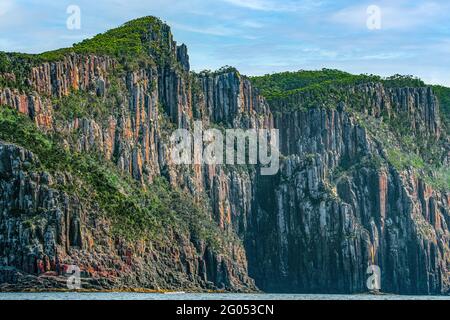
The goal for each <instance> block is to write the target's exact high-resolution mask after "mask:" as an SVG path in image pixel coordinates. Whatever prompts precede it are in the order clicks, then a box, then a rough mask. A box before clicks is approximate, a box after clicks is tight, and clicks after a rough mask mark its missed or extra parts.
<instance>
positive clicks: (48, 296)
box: [0, 292, 450, 300]
mask: <svg viewBox="0 0 450 320" xmlns="http://www.w3.org/2000/svg"><path fill="white" fill-rule="evenodd" d="M0 300H450V296H398V295H329V294H324V295H320V294H237V293H186V294H184V293H180V294H173V293H172V294H160V293H124V292H117V293H114V292H108V293H77V292H48V293H45V292H40V293H23V292H20V293H19V292H18V293H0Z"/></svg>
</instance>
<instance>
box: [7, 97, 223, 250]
mask: <svg viewBox="0 0 450 320" xmlns="http://www.w3.org/2000/svg"><path fill="white" fill-rule="evenodd" d="M0 140H2V141H5V142H8V143H14V144H17V145H19V146H22V147H24V148H26V149H28V150H30V151H32V152H33V153H34V154H35V155H36V156H37V157H38V158H39V161H40V163H38V164H34V166H32V167H31V168H32V169H34V170H36V171H47V172H50V173H57V172H64V173H68V174H69V175H71V176H72V177H74V180H73V181H72V184H69V185H54V186H53V187H55V188H56V189H60V190H63V191H66V192H68V193H69V194H71V195H74V196H77V197H79V198H80V199H81V200H82V201H84V202H85V203H86V204H89V205H90V206H91V209H92V208H93V207H92V204H93V203H96V204H97V205H98V206H99V208H100V210H99V211H100V212H101V213H102V214H105V215H106V217H108V218H110V219H111V220H112V222H113V232H114V233H115V234H116V235H120V236H123V237H125V238H126V239H129V240H136V239H152V240H155V239H161V240H164V237H165V236H166V235H168V234H169V232H170V230H174V231H178V232H181V233H187V232H189V233H190V234H191V235H192V236H193V237H197V238H198V239H203V240H205V241H206V243H208V244H209V245H210V246H211V247H212V248H214V249H216V250H218V249H219V248H221V246H222V245H221V244H220V241H222V240H223V239H224V237H221V236H218V235H220V231H219V230H218V227H217V226H216V225H215V224H214V223H213V222H212V221H211V219H210V218H209V216H207V215H206V213H205V208H203V207H201V206H200V205H198V204H196V203H195V202H194V200H193V198H192V196H191V195H189V194H187V193H186V192H182V191H179V190H176V189H174V188H172V187H170V186H169V184H168V183H167V181H166V180H165V179H163V178H158V179H156V180H155V182H154V183H153V184H152V185H150V186H148V187H147V188H146V189H145V188H142V186H141V185H140V184H139V183H138V182H137V181H134V180H133V179H132V178H131V177H130V176H128V175H124V174H120V173H119V172H118V170H117V169H116V168H115V167H114V166H113V165H112V164H109V163H108V162H107V161H104V159H101V157H99V156H97V155H95V154H79V153H73V152H69V151H68V150H65V149H63V148H62V147H61V141H60V137H58V136H56V135H50V134H46V133H43V132H42V131H40V130H39V129H38V128H37V127H36V126H35V125H34V123H33V122H32V121H31V120H30V119H29V118H28V117H26V116H24V115H21V114H19V113H18V112H17V111H16V110H13V109H11V108H9V107H6V106H0Z"/></svg>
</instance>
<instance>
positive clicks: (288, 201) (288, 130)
mask: <svg viewBox="0 0 450 320" xmlns="http://www.w3.org/2000/svg"><path fill="white" fill-rule="evenodd" d="M275 123H276V127H280V128H281V127H283V130H282V132H283V133H282V135H281V138H280V139H281V152H282V153H283V154H285V155H287V159H286V160H285V161H283V165H282V168H281V172H280V175H279V176H277V177H273V178H264V179H263V181H264V182H262V184H261V186H257V187H256V189H257V195H256V202H257V203H258V208H257V210H256V212H257V213H256V217H255V218H254V220H253V221H254V224H253V225H252V223H248V224H249V226H251V227H249V228H255V230H254V231H251V232H250V234H251V235H252V237H251V238H250V239H248V240H247V241H248V242H247V243H248V245H247V247H246V248H247V254H248V255H249V265H250V275H251V276H253V277H254V278H255V280H256V283H257V284H258V285H259V286H260V288H263V289H266V290H269V291H292V292H298V291H302V292H324V291H325V292H334V293H335V292H347V293H351V292H361V291H364V290H365V289H366V280H367V274H366V269H367V268H368V266H370V265H372V264H376V265H378V266H380V268H381V270H382V284H381V286H382V288H383V289H384V290H386V291H387V292H401V293H410V294H418V293H441V292H446V291H447V290H448V280H449V279H448V276H449V272H448V257H447V255H448V250H449V242H448V240H449V239H448V230H449V229H448V221H449V218H450V216H449V206H448V195H446V194H443V193H441V192H439V191H434V190H432V188H430V187H424V186H425V185H426V184H425V183H424V181H422V180H421V179H418V178H416V177H415V176H414V173H413V172H405V173H404V174H403V173H398V172H397V171H396V170H395V169H393V168H385V169H378V168H374V167H372V166H371V165H369V164H366V165H365V166H362V167H361V168H358V167H355V168H352V166H353V165H354V164H357V163H358V162H359V161H360V160H359V159H361V157H363V156H365V155H374V154H381V152H382V151H381V150H378V149H377V145H376V143H374V141H372V140H371V139H370V137H368V136H367V133H366V132H365V130H364V129H363V128H361V127H359V126H358V125H357V124H355V123H354V122H353V121H352V120H351V119H350V118H349V116H348V114H346V113H345V112H339V111H336V110H331V111H327V110H320V109H313V110H310V111H308V112H298V113H294V114H290V115H281V116H280V118H277V119H276V121H275ZM299 137H300V139H299ZM338 165H340V166H345V167H348V168H351V169H349V170H347V171H346V172H344V173H342V175H341V176H339V177H337V178H336V177H333V176H332V172H333V170H334V169H335V168H336V167H337V166H338ZM424 188H426V190H427V191H424ZM258 195H259V196H258ZM258 199H264V200H263V201H260V200H258ZM424 199H427V200H424ZM430 211H431V212H430ZM436 223H437V225H436ZM268 226H273V227H272V228H271V229H270V230H267V228H268ZM262 235H266V236H262ZM267 235H270V236H269V237H268V236H267ZM253 259H254V260H253ZM252 260H253V261H252ZM252 266H255V267H254V268H252ZM256 266H257V267H256ZM261 266H263V267H261ZM324 288H326V289H324Z"/></svg>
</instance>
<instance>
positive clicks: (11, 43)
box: [0, 0, 450, 86]
mask: <svg viewBox="0 0 450 320" xmlns="http://www.w3.org/2000/svg"><path fill="white" fill-rule="evenodd" d="M73 6H77V7H78V8H79V10H80V15H79V21H80V25H79V27H80V28H73V26H74V24H71V26H72V27H71V28H68V26H67V21H68V19H69V22H70V21H72V22H73V21H74V20H73V19H72V18H73V17H74V11H71V10H69V11H68V8H69V9H70V8H72V7H73ZM449 12H450V1H448V0H408V1H404V0H382V1H379V0H369V1H365V0H362V1H360V0H359V1H357V0H352V1H350V0H341V1H340V0H316V1H314V0H283V1H280V0H278V1H276V0H89V1H88V0H69V1H66V0H56V1H55V0H51V1H50V0H0V51H18V52H27V53H39V52H43V51H48V50H53V49H57V48H61V47H68V46H71V45H72V44H73V43H76V42H79V41H81V40H83V39H85V38H88V37H92V36H93V35H95V34H97V33H101V32H104V31H106V30H108V29H111V28H114V27H116V26H119V25H121V24H123V23H124V22H126V21H128V20H131V19H134V18H138V17H142V16H147V15H153V16H157V17H159V18H160V19H161V20H163V21H165V22H166V23H168V24H169V25H170V26H171V27H172V32H173V34H174V39H175V40H176V41H177V42H178V43H185V44H186V45H187V46H188V48H189V55H190V61H191V69H193V70H195V71H201V70H204V69H210V70H215V69H218V68H220V67H221V66H224V65H230V66H234V67H236V68H237V69H238V70H240V72H241V73H243V74H246V75H263V74H267V73H273V72H280V71H294V70H300V69H303V70H315V69H321V68H333V69H340V70H344V71H348V72H351V73H357V74H359V73H369V74H378V75H381V76H389V75H393V74H405V75H414V76H418V77H420V78H422V79H423V80H424V81H425V82H427V83H429V84H442V85H446V86H450V14H449ZM75 17H78V16H75Z"/></svg>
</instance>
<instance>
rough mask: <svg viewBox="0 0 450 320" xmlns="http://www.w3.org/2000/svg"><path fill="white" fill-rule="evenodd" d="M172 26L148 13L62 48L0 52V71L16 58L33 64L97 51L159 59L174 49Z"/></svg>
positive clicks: (5, 69) (10, 66)
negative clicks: (145, 15) (38, 52)
mask: <svg viewBox="0 0 450 320" xmlns="http://www.w3.org/2000/svg"><path fill="white" fill-rule="evenodd" d="M172 42H173V41H172V34H171V31H170V27H169V26H168V25H167V24H165V23H163V22H162V21H161V20H160V19H158V18H156V17H153V16H147V17H143V18H139V19H135V20H131V21H128V22H126V23H124V24H123V25H121V26H120V27H117V28H114V29H111V30H108V31H106V32H104V33H100V34H97V35H96V36H94V37H92V38H90V39H85V40H83V41H81V42H79V43H75V44H74V45H73V46H72V47H69V48H62V49H57V50H52V51H47V52H43V53H40V54H24V53H6V52H0V73H1V72H10V71H11V69H12V65H13V64H14V61H15V60H21V61H26V62H28V63H31V64H38V63H42V62H50V61H57V60H62V59H63V58H64V56H65V55H68V54H72V53H76V54H95V55H107V56H111V57H117V58H120V57H124V56H128V57H136V56H142V55H146V54H150V55H152V56H153V57H154V58H160V57H161V56H163V55H164V54H170V51H171V50H173V45H172Z"/></svg>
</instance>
